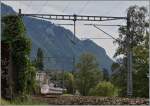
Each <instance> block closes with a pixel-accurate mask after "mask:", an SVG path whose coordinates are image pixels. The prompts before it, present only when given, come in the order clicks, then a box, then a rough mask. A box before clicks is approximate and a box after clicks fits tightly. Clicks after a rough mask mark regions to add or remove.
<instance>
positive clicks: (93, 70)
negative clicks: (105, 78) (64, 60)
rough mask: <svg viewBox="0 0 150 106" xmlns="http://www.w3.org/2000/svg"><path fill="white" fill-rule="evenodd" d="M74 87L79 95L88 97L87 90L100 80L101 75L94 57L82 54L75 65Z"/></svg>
mask: <svg viewBox="0 0 150 106" xmlns="http://www.w3.org/2000/svg"><path fill="white" fill-rule="evenodd" d="M77 70H78V72H77V73H76V85H77V89H78V90H79V92H80V94H82V95H84V96H85V95H88V94H89V90H90V89H91V88H92V87H94V86H95V85H96V84H97V83H98V82H99V81H100V80H101V79H102V73H101V71H100V69H99V67H98V64H97V61H96V58H95V56H93V55H92V54H90V53H84V54H82V55H81V57H80V61H79V63H78V64H77Z"/></svg>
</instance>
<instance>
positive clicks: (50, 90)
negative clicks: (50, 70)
mask: <svg viewBox="0 0 150 106" xmlns="http://www.w3.org/2000/svg"><path fill="white" fill-rule="evenodd" d="M54 85H55V84H53V83H50V84H43V85H42V86H41V94H55V95H61V94H63V92H64V91H66V89H63V88H60V87H54Z"/></svg>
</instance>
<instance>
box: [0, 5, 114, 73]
mask: <svg viewBox="0 0 150 106" xmlns="http://www.w3.org/2000/svg"><path fill="white" fill-rule="evenodd" d="M1 13H2V15H4V14H12V13H16V12H15V11H14V10H13V9H12V7H10V6H7V5H5V4H3V3H2V5H1ZM23 21H24V24H25V26H26V30H27V35H28V36H29V37H30V38H31V40H32V51H31V57H35V56H36V52H37V49H38V48H42V50H43V51H44V55H45V57H49V58H45V59H44V66H45V68H46V69H58V70H59V69H62V68H63V69H64V70H68V71H70V70H72V69H73V56H75V60H76V62H77V61H78V59H79V56H80V55H81V54H82V53H85V52H90V53H92V54H94V55H95V56H96V59H97V61H98V63H99V66H100V68H101V69H104V68H105V69H106V70H108V72H109V73H111V65H112V63H113V61H112V60H111V59H110V58H109V56H108V55H107V54H106V52H105V50H104V48H102V47H100V46H98V45H97V44H95V43H94V42H93V41H91V40H79V39H78V38H75V41H73V40H72V39H73V33H72V32H71V31H70V30H68V29H65V28H64V27H61V26H57V25H55V24H53V23H51V22H49V21H45V20H40V19H35V18H31V17H23ZM32 59H33V58H32Z"/></svg>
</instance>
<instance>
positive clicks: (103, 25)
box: [84, 24, 124, 27]
mask: <svg viewBox="0 0 150 106" xmlns="http://www.w3.org/2000/svg"><path fill="white" fill-rule="evenodd" d="M84 25H96V26H118V27H120V26H124V25H119V24H118V25H108V24H107V25H105V24H84Z"/></svg>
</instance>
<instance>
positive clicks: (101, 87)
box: [89, 81, 118, 96]
mask: <svg viewBox="0 0 150 106" xmlns="http://www.w3.org/2000/svg"><path fill="white" fill-rule="evenodd" d="M117 92H118V90H117V88H116V87H115V86H114V85H113V84H112V83H111V82H106V81H103V82H99V83H98V84H97V85H96V86H95V87H94V88H92V89H90V92H89V95H91V96H117V94H118V93H117Z"/></svg>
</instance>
